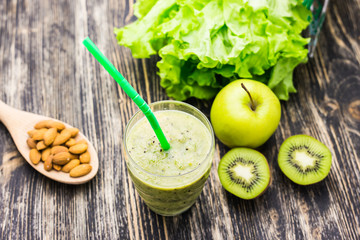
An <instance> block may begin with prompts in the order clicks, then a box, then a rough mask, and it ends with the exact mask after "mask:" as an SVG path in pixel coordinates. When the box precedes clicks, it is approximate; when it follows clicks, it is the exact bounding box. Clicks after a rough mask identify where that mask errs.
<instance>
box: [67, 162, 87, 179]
mask: <svg viewBox="0 0 360 240" xmlns="http://www.w3.org/2000/svg"><path fill="white" fill-rule="evenodd" d="M91 169H92V167H91V165H90V164H80V165H79V166H76V167H74V168H73V169H71V171H70V177H81V176H84V175H86V174H88V173H89V172H91Z"/></svg>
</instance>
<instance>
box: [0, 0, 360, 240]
mask: <svg viewBox="0 0 360 240" xmlns="http://www.w3.org/2000/svg"><path fill="white" fill-rule="evenodd" d="M132 8H133V1H126V0H120V1H115V0H109V1H101V0H88V1H85V0H78V1H70V0H67V1H66V0H60V1H45V0H33V1H29V0H6V1H1V2H0V99H1V100H3V101H4V102H6V103H7V104H9V105H10V106H13V107H16V108H18V109H21V110H26V111H31V112H34V113H38V114H43V115H47V116H49V117H53V118H57V119H60V120H62V121H64V122H67V123H69V124H71V125H73V126H76V127H78V128H79V129H80V130H81V131H82V132H83V133H84V134H85V135H86V136H88V138H89V140H90V141H91V142H92V143H93V144H94V146H95V148H96V149H97V151H98V155H99V161H100V168H99V172H98V174H97V176H96V177H95V179H93V180H92V181H91V182H89V183H87V184H84V185H80V186H68V185H64V184H61V183H56V182H54V181H52V180H50V179H47V178H46V177H44V176H42V175H40V174H39V173H38V172H36V171H34V170H33V169H32V167H31V166H29V165H28V164H27V163H26V162H25V160H24V159H22V158H21V156H20V154H19V153H18V152H17V149H16V147H15V145H14V142H13V141H12V140H11V138H10V134H9V133H8V132H7V130H6V129H5V127H4V125H2V124H0V239H360V219H359V216H360V161H359V158H360V45H359V42H360V30H359V25H358V23H359V19H360V11H359V10H360V6H359V1H356V0H344V1H331V4H330V6H329V11H328V14H327V18H326V21H325V23H324V26H323V29H322V32H321V35H320V44H319V46H318V48H317V51H316V54H315V58H314V59H311V60H310V61H309V62H308V63H307V64H304V65H301V66H299V67H297V69H296V71H295V74H294V82H295V86H296V88H297V90H298V93H296V94H292V95H291V98H290V100H289V101H287V102H282V113H283V114H282V119H281V123H280V126H279V128H278V129H277V131H276V132H275V134H274V135H273V136H272V137H271V138H270V140H269V141H268V142H267V143H266V144H265V145H264V146H262V147H261V148H260V149H259V150H260V151H261V152H262V153H263V154H264V155H265V156H266V157H267V159H268V161H269V165H270V168H271V174H272V184H271V186H270V187H269V188H268V190H267V191H266V192H265V194H263V195H262V196H261V197H259V198H257V199H255V200H251V201H245V200H241V199H239V198H237V197H235V196H233V195H231V194H229V193H227V192H226V191H225V190H224V189H223V188H222V187H221V184H220V181H219V179H218V176H217V172H216V170H217V166H218V162H219V160H220V158H221V157H222V156H223V155H224V154H225V152H226V151H228V148H226V147H225V146H224V145H222V144H221V143H220V142H217V144H216V155H215V158H214V161H213V167H212V171H211V174H210V177H209V179H208V181H207V182H206V184H205V188H204V190H203V192H202V194H201V195H200V198H199V199H198V201H197V202H196V203H195V205H194V206H193V207H192V208H191V209H190V210H189V211H187V212H185V213H184V214H182V215H180V216H177V217H161V216H158V215H156V214H154V213H153V212H151V211H150V210H149V209H148V208H147V207H146V205H145V204H144V203H143V202H142V201H141V199H140V197H139V195H138V194H137V193H136V192H135V189H134V186H133V184H132V183H131V181H130V178H129V176H128V173H127V171H126V166H125V161H124V151H123V149H122V137H123V132H124V129H125V126H126V123H127V121H128V120H129V119H130V117H131V116H132V115H133V114H134V113H135V112H136V111H137V107H136V106H135V105H134V103H132V101H131V100H130V99H129V98H128V97H127V96H126V95H125V93H124V92H123V91H122V90H121V89H120V88H119V87H118V86H117V85H116V83H115V81H113V80H112V79H111V77H110V76H109V75H108V73H107V72H105V71H104V69H102V67H101V66H100V65H99V64H98V63H96V61H95V59H94V58H93V57H92V56H91V55H90V54H89V53H88V52H87V51H86V49H85V47H83V45H82V44H81V42H82V40H83V39H84V38H85V37H86V36H90V38H91V39H92V40H93V41H94V42H95V43H96V44H97V46H98V47H99V48H100V49H101V50H102V51H103V52H104V53H105V55H106V56H107V57H108V58H109V59H110V61H111V62H113V63H114V65H115V66H116V67H117V68H118V69H119V70H120V72H121V73H123V75H124V76H125V77H126V78H127V79H128V80H129V82H130V83H131V84H132V85H133V86H134V88H135V89H136V90H137V91H139V93H140V94H141V95H142V96H143V98H144V99H145V100H146V101H148V102H154V101H158V100H164V99H168V98H167V96H166V94H165V92H164V90H163V89H162V88H161V87H160V85H159V77H158V76H157V75H156V71H157V69H156V62H157V61H158V60H159V59H158V57H152V58H150V59H133V58H132V56H131V52H130V51H129V49H126V48H124V47H120V46H118V45H117V43H116V39H115V35H114V34H113V28H114V27H120V26H124V25H125V24H128V23H130V22H132V21H134V20H135V18H134V16H133V10H132ZM188 102H189V103H191V104H192V105H194V106H196V107H198V108H200V109H201V110H202V111H203V112H204V113H205V114H206V115H207V116H209V112H210V107H211V101H208V102H207V101H199V100H194V99H191V100H189V101H188ZM300 133H303V134H309V135H312V136H314V137H316V138H317V139H319V140H320V141H322V142H323V143H325V144H326V145H327V146H328V147H329V148H330V149H331V151H332V153H333V165H332V169H331V171H330V174H329V176H328V177H327V178H326V179H325V180H324V181H322V182H320V183H318V184H315V185H312V186H299V185H296V184H294V183H292V182H291V181H290V180H289V179H287V178H286V177H285V176H284V175H283V174H282V173H281V171H280V169H279V167H278V165H277V161H276V158H277V154H278V148H279V146H280V144H281V143H282V142H283V141H284V139H285V138H287V137H289V136H291V135H293V134H300Z"/></svg>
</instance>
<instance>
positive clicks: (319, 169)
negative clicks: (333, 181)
mask: <svg viewBox="0 0 360 240" xmlns="http://www.w3.org/2000/svg"><path fill="white" fill-rule="evenodd" d="M278 163H279V167H280V169H281V171H282V172H283V173H284V174H285V175H286V176H287V177H288V178H290V180H292V181H293V182H295V183H297V184H300V185H309V184H313V183H317V182H320V181H321V180H323V179H324V178H325V177H326V176H327V175H328V174H329V171H330V167H331V152H330V150H329V149H328V148H327V147H326V146H325V145H324V144H323V143H321V142H320V141H318V140H316V139H315V138H313V137H310V136H307V135H295V136H292V137H289V138H288V139H286V140H285V141H284V142H283V144H282V145H281V147H280V150H279V157H278Z"/></svg>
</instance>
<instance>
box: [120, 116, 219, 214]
mask: <svg viewBox="0 0 360 240" xmlns="http://www.w3.org/2000/svg"><path fill="white" fill-rule="evenodd" d="M154 114H155V116H156V118H157V119H158V121H159V124H160V126H161V128H162V130H163V131H164V134H165V136H166V138H167V139H168V141H169V143H170V146H171V148H170V149H169V150H167V151H163V150H162V149H161V146H160V143H159V141H158V139H157V138H156V136H155V133H154V131H153V130H152V128H151V126H150V124H149V122H148V121H147V119H146V118H144V117H143V118H141V119H140V120H138V121H137V122H136V123H135V124H134V125H133V126H132V127H131V129H129V130H128V133H127V134H126V149H127V153H128V155H129V156H128V160H127V164H128V171H129V173H130V176H131V178H132V180H133V182H134V185H135V187H136V189H137V191H138V193H139V194H140V196H141V197H142V199H143V200H144V201H145V203H146V204H147V205H148V206H149V208H150V209H152V210H153V211H154V212H156V213H158V214H161V215H165V216H173V215H177V214H179V213H181V212H183V211H185V210H187V209H188V208H190V207H191V205H192V204H193V203H194V202H195V201H196V199H197V197H198V196H199V194H200V193H201V191H202V188H203V186H204V184H205V181H206V179H207V178H208V176H209V173H210V168H211V163H212V158H213V152H214V144H213V141H214V140H213V135H212V130H211V127H210V129H209V127H206V126H205V125H204V123H203V122H202V121H200V120H199V119H198V118H197V117H195V116H193V115H191V114H189V113H186V112H183V111H178V110H163V111H157V112H154Z"/></svg>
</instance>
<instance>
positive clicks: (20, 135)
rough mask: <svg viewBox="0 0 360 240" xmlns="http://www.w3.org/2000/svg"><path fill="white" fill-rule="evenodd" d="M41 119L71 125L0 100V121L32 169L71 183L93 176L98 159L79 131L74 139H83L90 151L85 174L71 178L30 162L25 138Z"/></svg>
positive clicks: (67, 174) (81, 181)
mask: <svg viewBox="0 0 360 240" xmlns="http://www.w3.org/2000/svg"><path fill="white" fill-rule="evenodd" d="M42 120H54V121H57V122H61V123H63V124H64V125H65V126H66V128H72V127H73V126H71V125H69V124H67V123H65V122H62V121H59V120H57V119H54V118H50V117H45V116H42V115H38V114H34V113H29V112H25V111H21V110H18V109H15V108H12V107H10V106H8V105H6V104H5V103H4V102H2V101H0V121H1V122H2V123H3V124H4V125H5V127H6V128H7V129H8V131H9V132H10V134H11V137H12V139H13V140H14V142H15V145H16V147H17V149H18V150H19V152H20V153H21V155H22V156H23V157H24V159H25V160H26V161H27V162H28V163H29V164H30V165H31V166H32V167H33V168H34V169H36V170H37V171H38V172H40V173H41V174H43V175H45V176H46V177H48V178H51V179H52V180H55V181H58V182H61V183H66V184H73V185H76V184H82V183H85V182H88V181H90V180H91V179H92V178H93V177H95V175H96V173H97V171H98V169H99V159H98V156H97V153H96V151H95V148H94V146H93V145H92V144H91V143H90V141H89V140H88V139H87V138H86V137H85V136H84V135H83V134H82V133H81V132H79V133H78V134H77V136H76V137H75V140H80V139H84V140H86V141H87V143H88V149H87V150H88V152H89V153H90V157H91V161H90V165H91V167H92V169H91V171H90V172H89V173H88V174H87V175H85V176H82V177H78V178H73V177H70V174H69V173H65V172H62V171H56V170H54V169H52V170H50V171H46V170H45V169H44V164H42V163H39V164H37V165H35V164H33V163H32V161H31V160H30V157H29V153H30V148H29V146H28V145H27V143H26V140H27V139H28V138H29V136H28V134H27V132H28V131H29V130H32V129H34V126H35V124H36V123H38V122H40V121H42Z"/></svg>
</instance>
